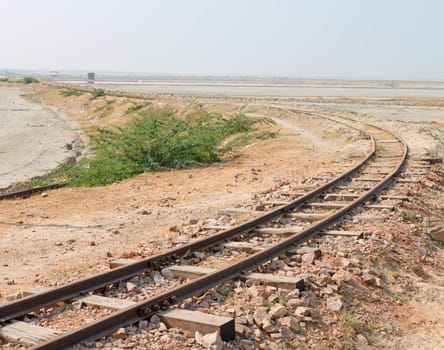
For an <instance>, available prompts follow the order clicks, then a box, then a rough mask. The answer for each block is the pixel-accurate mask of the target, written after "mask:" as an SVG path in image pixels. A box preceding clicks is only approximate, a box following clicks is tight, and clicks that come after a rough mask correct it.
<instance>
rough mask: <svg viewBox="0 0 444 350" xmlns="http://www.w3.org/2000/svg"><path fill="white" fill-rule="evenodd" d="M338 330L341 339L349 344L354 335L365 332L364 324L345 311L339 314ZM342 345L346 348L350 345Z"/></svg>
mask: <svg viewBox="0 0 444 350" xmlns="http://www.w3.org/2000/svg"><path fill="white" fill-rule="evenodd" d="M338 328H339V330H340V332H341V334H342V337H343V339H344V340H346V341H347V342H350V343H351V340H352V339H353V338H354V337H355V336H356V334H358V333H360V332H362V331H364V330H365V323H364V321H362V320H361V319H360V318H359V317H358V316H356V315H355V314H353V313H352V312H350V311H347V310H345V311H342V312H341V313H340V314H339V324H338ZM343 345H344V346H346V345H351V344H343Z"/></svg>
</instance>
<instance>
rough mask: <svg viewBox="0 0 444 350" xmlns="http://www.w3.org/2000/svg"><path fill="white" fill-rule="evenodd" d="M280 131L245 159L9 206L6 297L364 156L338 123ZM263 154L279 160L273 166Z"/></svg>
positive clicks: (3, 210)
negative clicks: (173, 229) (358, 151)
mask: <svg viewBox="0 0 444 350" xmlns="http://www.w3.org/2000/svg"><path fill="white" fill-rule="evenodd" d="M47 96H49V97H51V98H52V99H55V97H54V95H53V94H51V93H50V94H49V95H47ZM92 103H93V104H95V103H97V102H95V101H93V102H92ZM118 104H119V101H117V102H116V105H118ZM122 106H126V104H125V101H123V102H122ZM114 112H115V111H114ZM110 118H111V117H110ZM100 120H101V121H103V120H104V118H101V119H100ZM90 122H91V123H96V122H97V120H96V119H95V118H92V119H91V120H90ZM272 128H274V129H276V130H279V136H278V137H277V138H276V139H269V140H262V141H261V140H257V141H255V142H254V144H251V145H249V146H247V147H246V148H244V149H242V150H240V151H239V152H240V153H238V155H237V156H236V157H234V158H228V159H226V160H225V161H224V162H222V163H218V164H214V165H211V166H207V167H205V168H202V169H187V170H174V171H166V172H160V173H155V174H143V175H141V176H138V177H137V178H135V179H131V180H127V181H123V182H121V183H118V184H114V185H111V186H107V187H98V188H93V189H60V190H55V191H51V192H49V193H48V196H47V197H40V196H36V197H32V198H30V199H27V200H17V201H5V202H0V238H1V243H0V250H1V251H2V266H0V275H1V276H2V279H1V280H0V285H1V294H2V295H3V296H5V295H6V294H8V293H10V292H13V291H20V290H23V289H26V288H28V287H29V286H30V285H33V284H35V283H36V284H53V283H56V282H57V281H59V280H66V278H67V277H68V278H69V279H70V278H74V277H78V276H79V275H85V274H90V273H91V272H92V271H96V270H98V269H101V268H103V266H104V265H103V264H104V262H105V260H106V258H107V255H112V256H119V255H120V254H122V253H124V252H127V251H139V250H140V248H141V247H146V248H147V249H153V248H156V247H157V246H158V245H162V243H161V242H163V241H165V239H166V238H167V239H168V238H170V236H171V235H172V233H171V232H170V230H169V228H170V227H172V226H174V225H180V224H186V223H188V221H189V220H191V219H199V218H202V217H207V218H208V217H214V216H215V215H216V213H217V209H220V208H224V207H229V206H233V205H237V204H239V203H245V202H248V201H249V200H251V197H252V196H254V194H256V193H258V192H260V191H263V190H264V188H272V187H275V186H277V185H278V184H280V183H281V182H283V181H288V180H290V181H292V182H296V183H299V182H301V181H304V179H307V178H310V177H311V176H313V175H315V174H318V173H319V172H320V171H319V169H323V171H327V170H328V169H329V168H333V166H334V165H335V162H336V161H343V160H345V159H347V157H349V155H350V154H349V153H350V151H351V150H352V149H353V148H356V147H352V145H353V142H354V141H353V140H352V138H353V135H356V134H357V133H356V132H355V131H344V130H343V128H341V127H338V126H337V125H335V124H333V123H325V122H322V121H319V120H318V121H306V120H304V118H300V119H298V118H297V117H295V118H294V119H293V120H292V121H285V128H279V127H272ZM356 142H361V140H356ZM313 143H317V144H318V145H319V146H318V148H317V149H314V148H313ZM344 146H348V147H349V148H348V150H347V148H344ZM364 146H365V145H364ZM358 148H360V147H358ZM366 150H367V149H366V148H364V152H365V151H366ZM264 153H265V154H270V155H272V156H271V157H267V158H265V159H264V158H263V154H264ZM362 155H363V153H361V154H360V155H356V154H355V155H354V156H355V157H356V156H358V157H359V156H362ZM147 227H149V229H147ZM17 242H20V245H17ZM42 271H45V273H42Z"/></svg>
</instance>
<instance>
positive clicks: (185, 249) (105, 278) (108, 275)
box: [0, 135, 376, 323]
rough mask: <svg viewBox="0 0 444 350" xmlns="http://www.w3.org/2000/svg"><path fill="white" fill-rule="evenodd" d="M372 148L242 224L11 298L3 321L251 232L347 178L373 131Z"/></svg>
mask: <svg viewBox="0 0 444 350" xmlns="http://www.w3.org/2000/svg"><path fill="white" fill-rule="evenodd" d="M370 139H371V143H372V149H371V151H370V152H369V154H368V155H367V156H366V157H365V158H364V159H363V160H362V161H361V162H359V164H357V165H356V166H355V167H353V168H352V169H350V170H348V171H346V172H344V173H343V174H341V175H339V176H337V177H336V178H334V179H333V180H331V181H330V182H328V183H326V184H324V185H322V186H320V187H318V188H317V189H315V190H313V191H310V192H309V193H307V194H306V195H304V196H302V197H299V198H297V199H295V200H294V201H292V202H290V203H289V204H286V205H284V206H281V207H278V208H276V209H274V210H271V211H269V212H267V213H266V214H265V215H262V216H260V217H257V218H254V219H252V220H250V221H247V222H245V223H243V224H241V225H239V226H236V227H233V228H231V229H228V230H225V231H221V232H219V233H216V234H214V235H212V236H209V237H205V238H201V239H199V240H196V241H194V242H190V243H187V244H184V245H182V246H180V247H176V248H173V249H170V250H168V251H166V252H163V253H160V254H157V255H154V256H151V257H148V258H145V259H141V260H138V261H136V262H134V263H130V264H127V265H124V266H121V267H119V268H115V269H112V270H109V271H106V272H103V273H100V274H96V275H93V276H90V277H86V278H83V279H80V280H78V281H75V282H71V283H69V284H66V285H64V286H61V287H57V288H54V289H52V290H49V291H47V292H43V293H39V294H35V295H31V296H28V297H25V298H23V299H19V300H15V301H11V302H9V303H6V304H4V305H1V306H0V322H2V323H5V322H7V321H9V320H11V319H14V318H18V317H22V316H24V315H26V314H27V313H29V312H32V311H35V310H38V309H41V308H44V307H47V306H50V305H54V304H56V303H57V302H60V301H63V300H68V299H72V298H74V297H76V296H78V295H79V294H82V293H86V292H89V291H92V290H96V289H100V288H103V287H106V286H107V285H110V284H112V283H116V282H120V281H122V280H127V279H130V278H131V277H133V276H135V275H138V274H140V273H143V272H147V271H150V270H153V269H156V268H158V267H160V266H162V265H163V264H166V263H168V262H174V261H176V260H177V259H178V258H179V257H181V256H185V255H186V254H188V253H189V252H190V251H193V250H200V249H204V248H207V247H210V246H212V245H214V244H216V243H218V242H221V241H224V240H227V239H230V238H232V237H234V236H237V235H239V234H241V233H245V232H248V231H250V230H252V229H254V228H255V227H256V226H259V225H262V224H264V223H266V222H269V221H271V220H273V219H275V218H277V217H279V216H281V215H283V214H285V213H287V212H289V211H291V210H292V209H294V208H296V207H299V206H302V205H304V204H305V202H307V201H308V200H310V199H313V198H315V197H317V196H319V195H320V194H322V193H323V192H325V191H326V190H327V189H329V188H332V187H334V186H336V185H338V184H339V183H340V182H341V181H344V180H345V179H347V178H348V177H350V176H351V175H352V174H353V173H355V172H357V171H358V170H359V169H360V168H361V167H362V166H363V165H364V164H365V163H366V162H367V161H369V160H370V159H371V157H372V156H373V155H374V154H375V149H376V146H375V140H374V138H373V137H372V136H371V135H370Z"/></svg>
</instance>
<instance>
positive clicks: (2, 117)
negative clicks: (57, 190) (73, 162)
mask: <svg viewBox="0 0 444 350" xmlns="http://www.w3.org/2000/svg"><path fill="white" fill-rule="evenodd" d="M22 93H23V92H22V91H21V90H20V89H19V88H14V87H12V88H11V87H4V86H3V87H2V86H0V188H3V187H8V186H9V185H11V183H13V182H15V181H23V180H26V179H28V178H30V177H33V176H38V175H43V174H45V172H47V171H48V169H52V168H55V167H56V166H57V165H58V164H60V162H62V161H63V160H64V159H66V158H67V157H69V156H70V155H71V152H70V151H69V150H68V149H67V148H66V147H65V145H66V144H67V143H72V142H74V141H75V140H76V138H77V137H78V135H77V132H76V131H74V130H73V127H74V126H73V125H72V123H70V122H68V120H67V119H66V117H65V116H64V115H63V114H60V113H56V112H55V111H54V110H53V109H50V108H49V107H47V106H42V105H40V104H36V103H33V102H30V101H28V100H27V99H25V98H23V96H22Z"/></svg>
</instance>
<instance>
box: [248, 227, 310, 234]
mask: <svg viewBox="0 0 444 350" xmlns="http://www.w3.org/2000/svg"><path fill="white" fill-rule="evenodd" d="M303 229H304V227H302V226H291V227H263V228H257V229H255V231H256V232H259V233H263V234H271V235H287V234H293V233H298V232H301V231H302V230H303Z"/></svg>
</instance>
